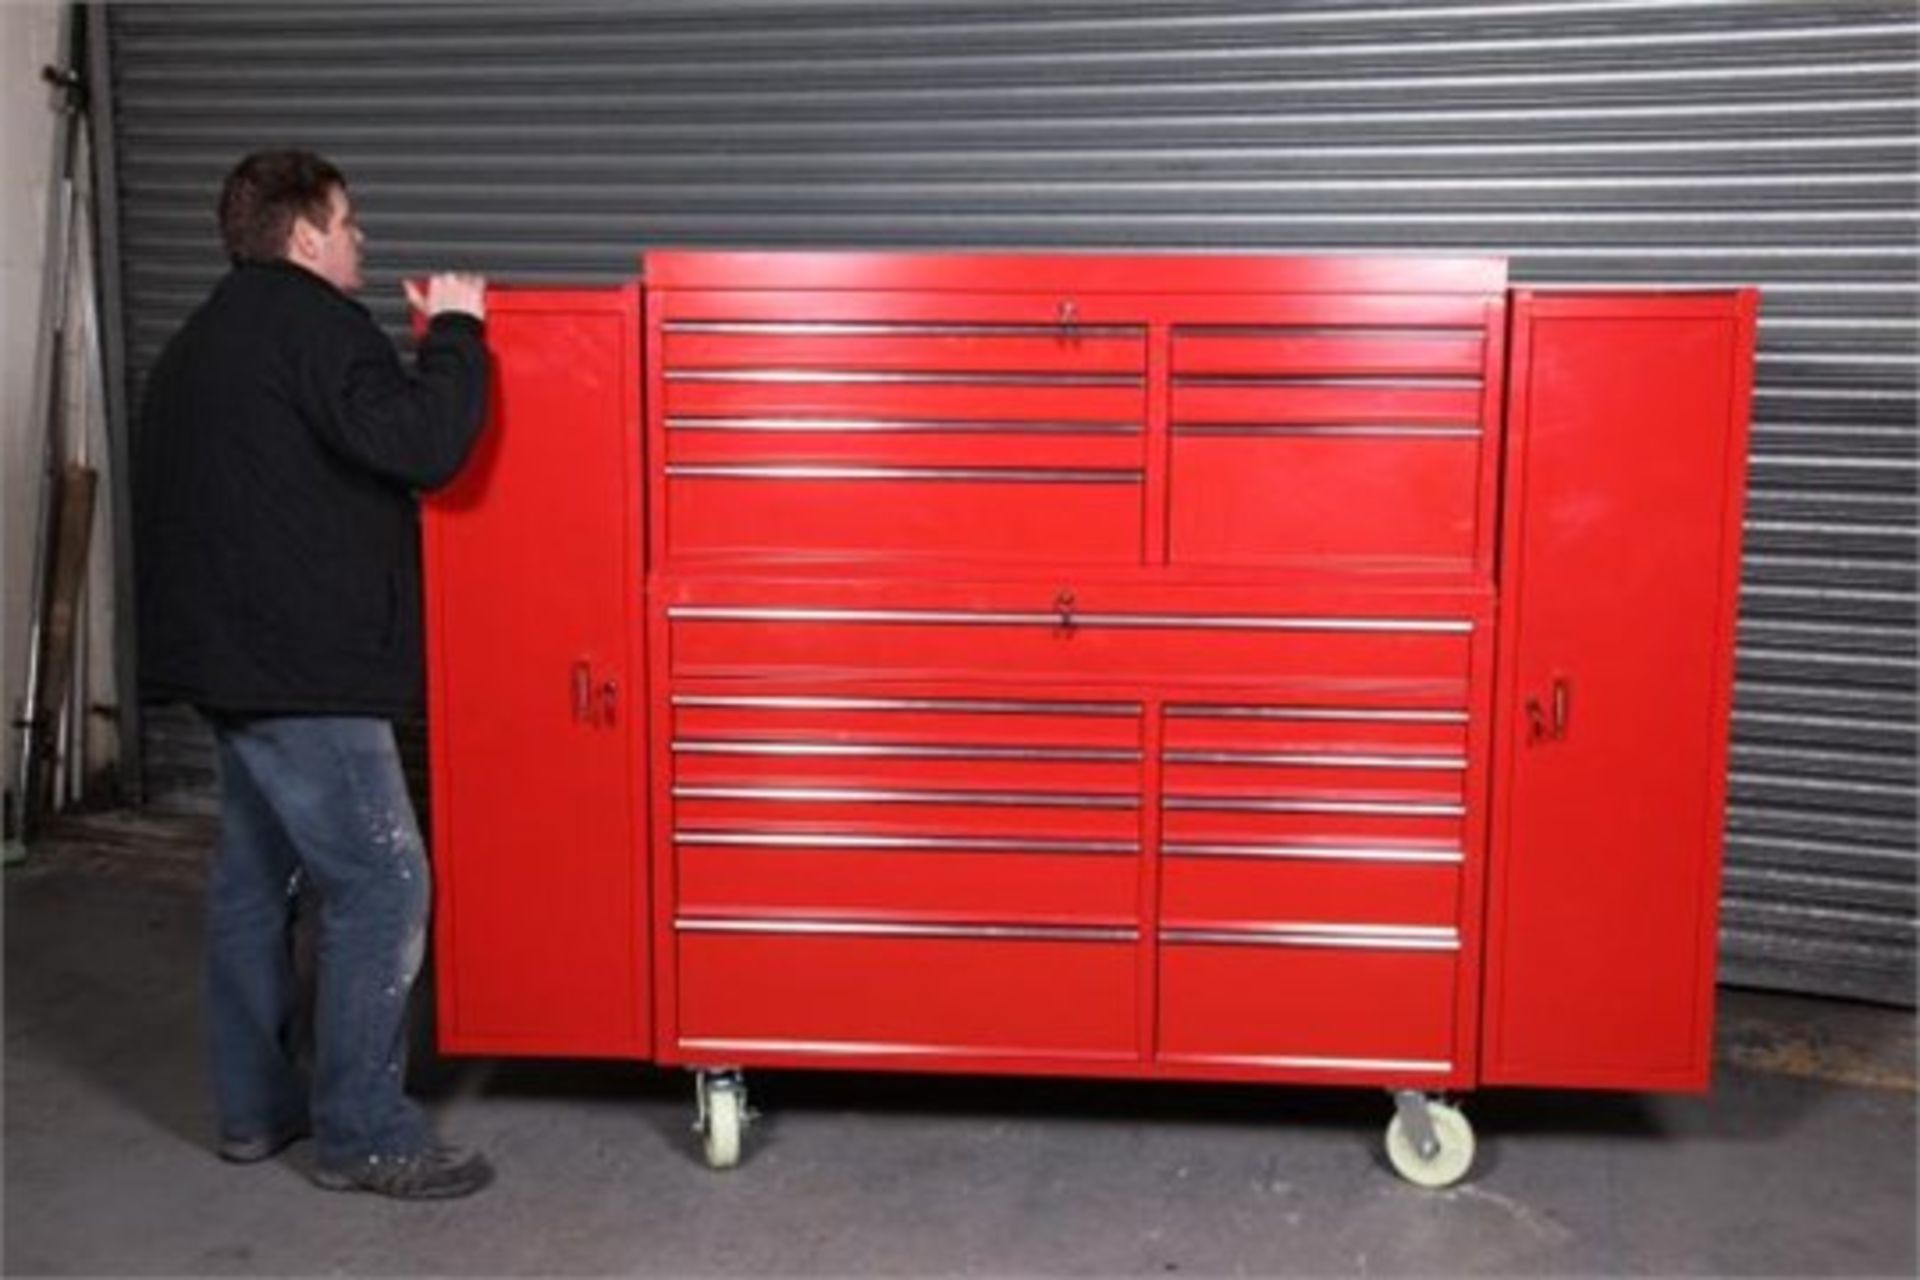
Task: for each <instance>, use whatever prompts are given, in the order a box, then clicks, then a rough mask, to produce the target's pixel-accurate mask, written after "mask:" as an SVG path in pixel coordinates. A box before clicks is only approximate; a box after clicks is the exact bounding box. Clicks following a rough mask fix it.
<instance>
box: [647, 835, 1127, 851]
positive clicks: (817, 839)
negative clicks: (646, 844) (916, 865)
mask: <svg viewBox="0 0 1920 1280" xmlns="http://www.w3.org/2000/svg"><path fill="white" fill-rule="evenodd" d="M673 842H674V844H676V845H680V846H691V847H695V848H698V847H701V846H713V847H724V848H743V849H888V850H897V851H900V852H916V851H917V852H926V853H946V852H952V853H1087V854H1117V855H1122V856H1125V857H1132V856H1134V855H1135V854H1138V853H1139V852H1140V845H1139V843H1138V842H1136V841H1133V840H1054V839H1049V838H1037V839H1021V838H1017V837H1010V836H874V835H862V834H854V833H848V832H837V831H685V830H676V831H675V832H674V833H673Z"/></svg>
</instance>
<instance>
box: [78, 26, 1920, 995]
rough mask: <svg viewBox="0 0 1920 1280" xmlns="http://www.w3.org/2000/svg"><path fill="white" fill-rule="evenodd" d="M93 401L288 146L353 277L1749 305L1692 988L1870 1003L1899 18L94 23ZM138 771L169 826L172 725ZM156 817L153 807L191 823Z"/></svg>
mask: <svg viewBox="0 0 1920 1280" xmlns="http://www.w3.org/2000/svg"><path fill="white" fill-rule="evenodd" d="M109 16H110V20H111V22H110V27H111V31H110V34H111V46H112V63H113V74H112V88H113V99H114V101H113V107H114V113H115V115H114V118H115V145H116V148H117V161H118V175H119V181H120V196H121V202H122V203H121V211H122V223H121V233H122V254H121V261H122V266H123V271H124V283H125V288H126V299H127V321H128V323H127V347H128V356H129V370H130V375H131V379H132V381H133V384H134V386H135V388H136V389H137V387H138V385H139V380H140V376H141V374H142V373H143V372H144V370H145V368H146V367H147V365H148V364H149V363H150V362H151V360H152V359H153V357H154V355H155V353H156V351H157V349H158V346H159V344H160V342H162V341H163V340H164V338H165V336H166V335H167V333H168V332H170V330H171V329H172V328H173V327H174V326H175V325H176V324H177V323H178V322H179V321H180V319H181V318H182V316H183V315H184V313H185V312H186V310H187V309H188V308H189V307H190V306H191V305H193V304H194V303H195V302H196V301H197V300H198V299H199V298H200V297H201V296H202V294H203V293H204V291H205V289H206V287H207V286H208V284H209V283H210V281H211V280H212V279H213V278H214V277H215V275H216V274H217V273H218V272H219V270H220V269H221V265H222V264H221V261H220V255H219V252H218V246H217V244H216V239H215V234H214V229H213V224H212V218H211V213H210V210H211V207H212V201H213V195H214V192H215V190H216V189H217V185H218V182H219V180H220V178H221V176H222V174H223V173H224V171H225V169H226V168H227V166H229V165H230V164H231V163H232V162H233V160H234V159H235V158H237V157H238V156H239V155H240V154H241V153H242V152H243V151H245V150H247V149H249V148H251V147H253V146H257V145H262V144H265V143H269V142H285V143H295V144H303V145H310V146H314V147H316V148H319V149H321V150H323V151H325V152H327V153H328V154H329V155H331V156H332V157H333V158H334V159H336V160H337V161H339V162H340V163H341V165H342V166H343V167H344V168H345V169H346V170H347V172H348V174H349V175H350V176H351V178H352V180H353V182H354V184H355V189H356V192H357V193H358V195H359V196H360V199H361V202H362V205H363V207H364V217H365V223H366V226H367V230H368V234H369V237H370V242H371V255H372V256H371V268H372V271H371V289H370V296H371V299H372V300H373V301H374V302H375V304H376V308H377V310H378V313H379V314H380V316H381V318H382V320H383V321H385V322H387V323H389V324H390V325H392V326H393V327H394V328H395V330H396V331H398V329H399V327H400V324H401V320H402V317H401V315H400V311H399V304H398V289H397V287H396V286H395V280H396V278H397V277H398V276H399V275H401V274H402V273H407V272H417V271H421V270H425V269H429V268H433V267H470V268H475V269H482V270H485V271H487V272H488V273H489V274H491V275H492V276H494V277H495V278H497V279H502V280H527V281H533V280H541V281H590V280H600V279H612V278H615V277H619V276H622V275H624V274H627V273H628V272H630V271H631V269H632V263H633V256H634V254H635V252H636V251H637V250H638V249H639V248H641V247H642V246H646V245H658V244H666V243H677V244H689V245H696V244H697V245H713V244H752V245H954V246H989V245H1015V244H1017V245H1032V246H1069V247H1146V248H1160V247H1166V248H1174V247H1182V248H1187V247H1207V248H1223V249H1230V248H1262V249H1275V250H1299V251H1315V250H1325V251H1336V250H1362V251H1366V250H1373V251H1391V250H1394V249H1406V250H1418V251H1427V252H1431V251H1436V250H1447V249H1458V250H1462V251H1484V252H1497V253H1504V254H1508V255H1511V257H1512V258H1513V261H1514V275H1515V278H1516V280H1517V281H1519V282H1521V283H1626V282H1637V281H1654V282H1660V283H1669V284H1686V283H1700V284H1708V283H1713V284H1718V283H1757V284H1759V285H1760V286H1762V288H1763V289H1764V291H1765V294H1764V306H1763V316H1762V320H1761V354H1760V370H1759V382H1758V390H1757V401H1756V413H1755V425H1754V446H1753V460H1752V461H1753V465H1752V481H1751V501H1750V507H1749V513H1748V526H1747V547H1748V558H1747V567H1746V580H1745V585H1744V595H1743V602H1742V628H1741V634H1740V659H1739V689H1738V699H1737V711H1736V725H1735V746H1734V756H1733V777H1732V787H1731V808H1730V812H1729V817H1728V823H1729V844H1728V865H1727V876H1726V889H1725V913H1724V944H1725V945H1724V948H1723V957H1724V960H1723V965H1724V968H1723V975H1724V977H1725V978H1726V979H1727V980H1729V981H1734V982H1741V983H1749V984H1755V985H1762V986H1770V987H1781V988H1787V989H1794V990H1803V991H1812V992H1824V993H1835V994H1848V995H1857V996H1864V997H1868V998H1873V999H1880V1000H1887V1001H1894V1002H1900V1003H1909V1004H1910V1003H1912V1002H1913V1000H1914V942H1915V899H1914V895H1915V872H1916V850H1915V840H1916V835H1915V736H1916V735H1915V713H1916V698H1915V695H1916V678H1915V675H1916V659H1915V541H1916V540H1915V523H1916V495H1915V477H1916V429H1915V387H1914V376H1915V371H1916V350H1915V315H1916V292H1917V291H1916V286H1915V278H1914V271H1915V223H1916V212H1915V181H1916V164H1915V155H1916V134H1917V133H1920V130H1917V129H1916V89H1915V85H1916V73H1917V72H1920V58H1917V57H1916V44H1917V43H1920V19H1916V14H1915V10H1914V8H1913V6H1912V5H1911V4H1910V3H1857V2H1851V0H1841V2H1834V3H1826V2H1819V3H1815V2H1806V3H1765V2H1759V0H1564V2H1554V3H1549V2H1538V3H1530V2H1519V3H1513V2H1504V0H1491V2H1486V3H1459V4H1448V3H1441V4H1411V3H1406V4H1382V3H1350V2H1346V0H1330V2H1326V3H1302V4H1290V5H1286V6H1275V5H1271V4H1266V3H1232V2H1228V0H1218V2H1214V3H1194V4H1176V3H1166V2H1161V0H1144V2H1140V3H1128V4H1124V5H1116V4H1111V3H1105V2H1094V0H1049V2H1045V3H1038V4H1032V3H1016V2H1015V0H993V2H990V3H989V2H980V3H941V2H936V3H925V4H919V3H906V2H905V0H897V2H886V0H864V2H863V0H838V2H837V3H836V2H827V0H718V2H704V0H703V2H700V3H694V2H692V0H662V2H659V3H654V4H650V5H647V6H643V7H642V6H631V7H608V6H604V5H600V6H592V5H579V4H560V5H546V4H543V5H539V6H531V5H514V6H510V7H509V6H501V7H487V6H480V5H471V4H467V5H459V6H444V7H443V6H438V5H372V6H347V5H342V6H329V7H325V8H320V7H306V6H294V5H272V6H237V5H228V4H221V5H206V6H177V7H176V6H158V5H137V6H136V5H127V6H114V7H112V8H111V9H110V10H109ZM146 740H147V744H148V746H149V748H150V751H149V759H150V764H149V778H150V780H151V781H152V783H153V784H154V789H155V790H156V791H157V792H161V793H163V794H172V795H173V796H175V797H176V800H177V799H178V798H179V797H181V796H183V795H184V796H185V797H187V802H190V803H205V802H206V796H205V788H206V786H207V784H208V781H209V778H210V770H209V768H208V757H207V753H206V746H205V741H204V738H203V737H201V736H200V735H199V734H198V731H197V730H196V729H194V728H193V727H192V726H191V724H190V723H189V722H185V721H183V720H181V719H179V718H177V717H170V716H156V717H153V718H152V719H150V720H149V728H148V733H147V736H146ZM196 797H197V799H196Z"/></svg>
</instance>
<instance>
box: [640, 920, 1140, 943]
mask: <svg viewBox="0 0 1920 1280" xmlns="http://www.w3.org/2000/svg"><path fill="white" fill-rule="evenodd" d="M673 927H674V929H675V930H676V931H677V932H680V933H771V934H783V935H794V936H805V937H851V938H968V939H981V940H987V941H996V942H1137V941H1139V939H1140V931H1139V930H1138V929H1135V928H1131V927H1120V926H1112V927H1110V926H1105V925H1041V924H909V923H906V922H904V921H902V922H893V921H879V920H810V919H809V920H803V919H792V920H788V919H779V920H774V919H766V918H757V917H751V916H747V917H739V916H726V917H722V916H677V917H675V919H674V922H673Z"/></svg>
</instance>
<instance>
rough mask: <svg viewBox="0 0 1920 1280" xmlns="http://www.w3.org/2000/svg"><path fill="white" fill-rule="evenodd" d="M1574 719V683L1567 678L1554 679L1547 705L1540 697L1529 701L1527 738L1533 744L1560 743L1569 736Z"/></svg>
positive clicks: (1558, 677)
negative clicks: (1568, 730)
mask: <svg viewBox="0 0 1920 1280" xmlns="http://www.w3.org/2000/svg"><path fill="white" fill-rule="evenodd" d="M1572 718H1573V682H1572V681H1571V680H1569V679H1567V677H1565V676H1555V677H1554V678H1553V688H1552V690H1551V692H1549V694H1548V695H1547V702H1546V705H1544V706H1543V705H1542V704H1541V702H1540V699H1539V698H1538V697H1531V698H1528V699H1527V737H1528V739H1529V740H1530V741H1532V742H1536V743H1538V742H1559V741H1561V740H1563V739H1564V738H1565V737H1566V736H1567V725H1568V722H1569V721H1571V720H1572Z"/></svg>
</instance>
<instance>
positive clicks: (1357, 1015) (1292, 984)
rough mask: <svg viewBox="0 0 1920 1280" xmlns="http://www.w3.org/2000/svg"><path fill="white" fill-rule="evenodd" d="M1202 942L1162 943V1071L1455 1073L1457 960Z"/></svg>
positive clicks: (1297, 945)
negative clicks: (1165, 1065) (1167, 1067)
mask: <svg viewBox="0 0 1920 1280" xmlns="http://www.w3.org/2000/svg"><path fill="white" fill-rule="evenodd" d="M1208 936H1209V935H1206V934H1203V933H1199V932H1194V933H1190V934H1174V933H1163V935H1162V939H1161V945H1160V1022H1159V1033H1160V1034H1159V1046H1160V1048H1159V1056H1160V1058H1161V1060H1162V1061H1165V1062H1169V1063H1176V1064H1177V1063H1206V1064H1215V1065H1223V1066H1238V1067H1250V1068H1268V1069H1273V1070H1280V1071H1289V1072H1304V1073H1309V1074H1311V1073H1316V1072H1327V1073H1349V1074H1351V1073H1360V1074H1366V1075H1380V1076H1386V1077H1392V1078H1419V1077H1423V1076H1433V1077H1435V1078H1438V1077H1442V1076H1445V1075H1446V1074H1448V1072H1449V1071H1450V1070H1451V1068H1452V1057H1453V1026H1454V992H1455V966H1456V963H1457V961H1456V957H1455V954H1454V953H1453V952H1452V951H1449V950H1411V949H1408V950H1398V949H1368V948H1367V947H1365V946H1356V945H1347V944H1351V943H1352V942H1353V941H1354V939H1352V938H1348V939H1345V940H1340V939H1337V938H1336V939H1333V941H1334V943H1336V945H1318V944H1315V943H1313V942H1312V941H1311V940H1309V941H1306V942H1302V941H1298V940H1295V941H1289V940H1287V939H1286V938H1285V937H1284V936H1272V937H1257V936H1248V937H1238V938H1234V939H1233V940H1229V941H1209V940H1206V939H1207V938H1208ZM1320 941H1321V942H1323V943H1324V942H1326V941H1327V939H1322V940H1320ZM1362 941H1365V940H1362ZM1376 941H1377V940H1376ZM1342 943H1344V944H1342Z"/></svg>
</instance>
